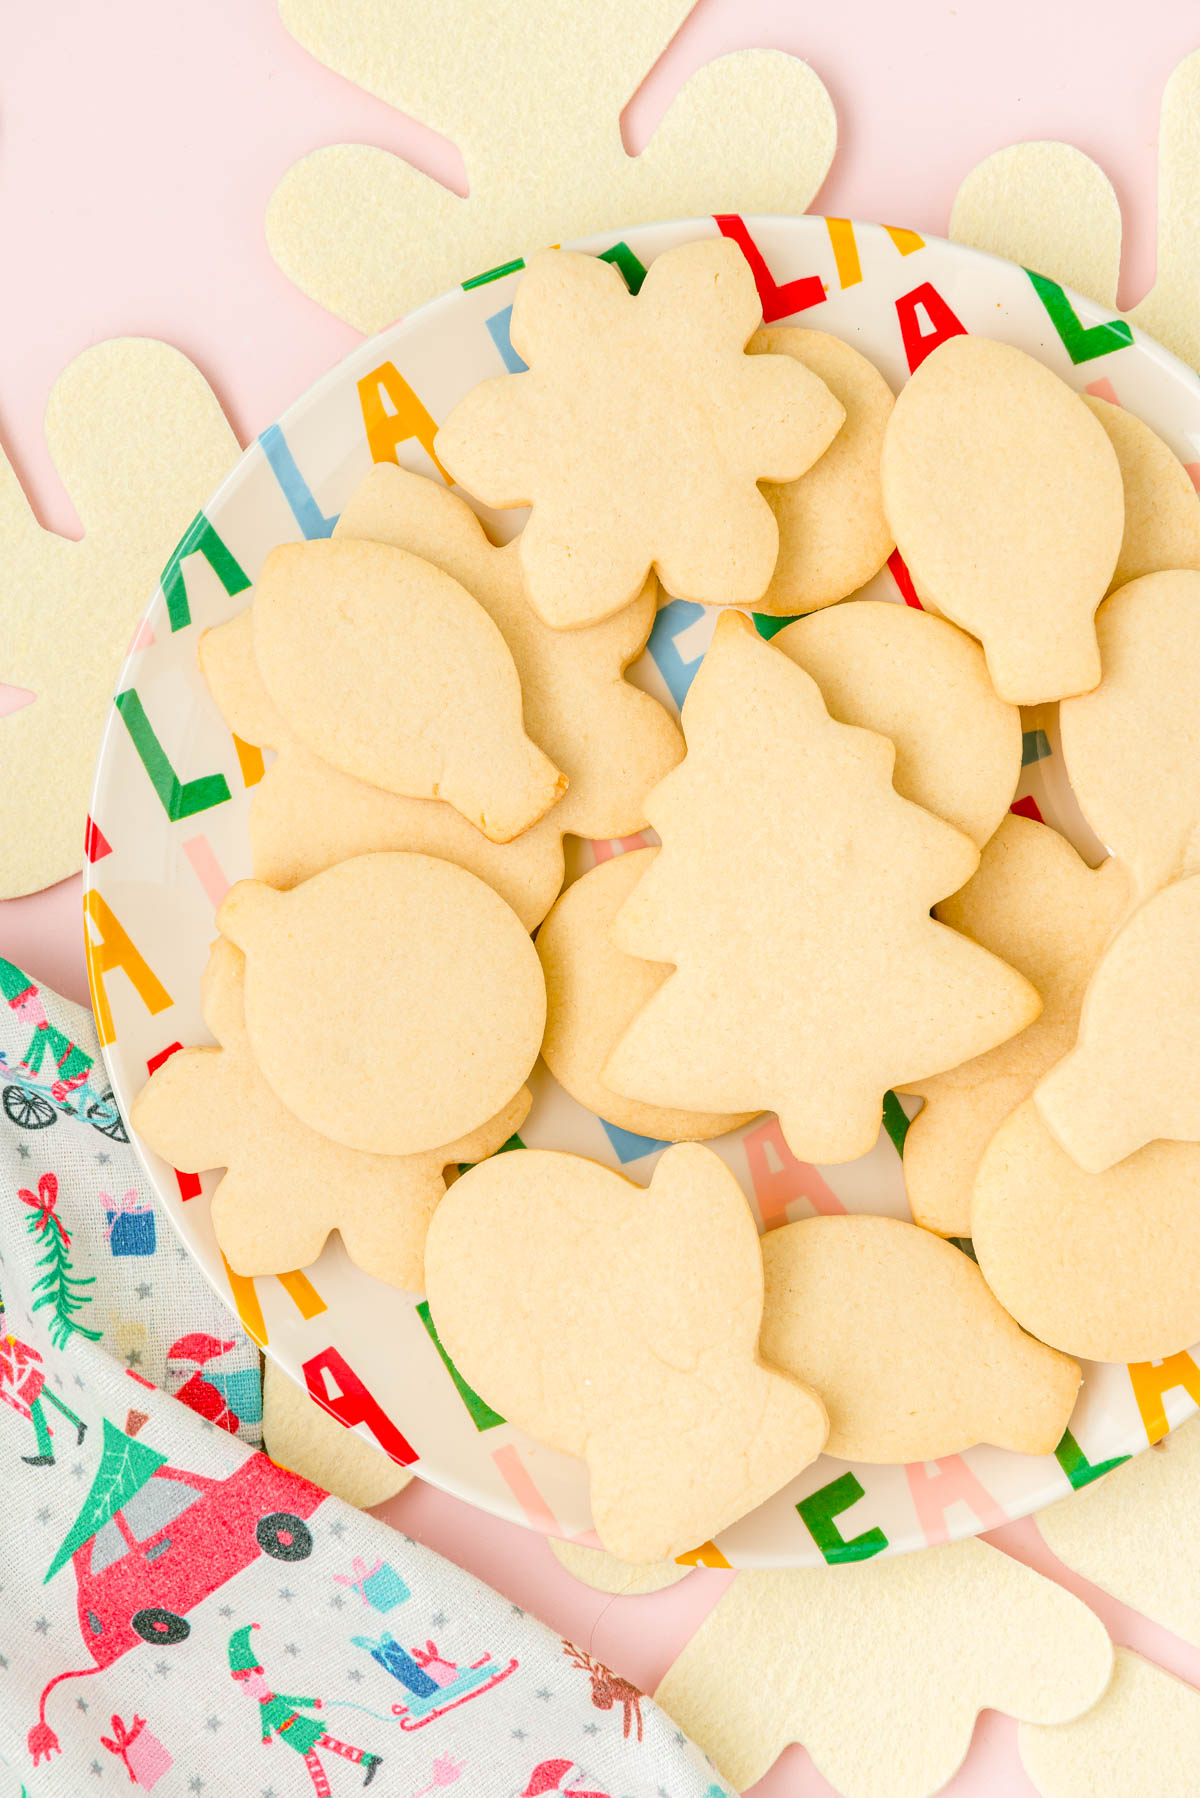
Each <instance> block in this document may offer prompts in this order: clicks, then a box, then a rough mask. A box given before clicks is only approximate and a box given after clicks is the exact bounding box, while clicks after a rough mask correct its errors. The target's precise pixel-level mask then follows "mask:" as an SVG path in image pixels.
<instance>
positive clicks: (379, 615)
mask: <svg viewBox="0 0 1200 1798" xmlns="http://www.w3.org/2000/svg"><path fill="white" fill-rule="evenodd" d="M251 615H252V617H253V621H254V655H255V660H256V661H257V663H258V667H259V671H260V673H261V674H262V678H263V683H264V685H265V686H266V689H267V692H268V693H269V694H270V697H271V699H272V701H273V703H274V704H275V705H276V706H277V707H278V709H279V711H280V712H281V713H282V714H283V717H284V719H285V720H286V722H287V724H288V727H289V729H290V730H292V731H293V732H294V733H295V735H296V736H297V737H299V739H300V741H301V742H302V743H305V744H307V746H308V747H309V748H310V749H311V750H313V751H314V752H315V753H316V754H317V755H319V756H320V757H321V758H322V760H324V761H327V762H329V763H331V764H332V766H333V767H335V768H340V769H341V770H342V772H343V773H344V774H352V775H354V776H355V777H356V778H357V779H359V780H365V781H367V782H368V783H369V784H370V785H371V786H376V787H381V788H383V790H384V791H385V792H389V793H402V794H404V795H406V796H407V797H408V798H410V799H445V800H448V801H449V803H450V804H451V805H452V806H454V808H455V810H456V811H460V812H461V813H462V815H463V817H464V818H466V819H468V821H469V822H470V823H472V824H474V825H476V826H477V827H478V828H479V829H480V830H481V831H482V832H483V834H484V836H486V837H490V838H491V839H492V840H493V842H498V843H506V842H508V841H510V840H511V838H513V837H515V836H519V835H520V833H521V832H522V831H523V830H527V829H528V828H529V826H530V825H531V824H535V823H536V822H537V820H538V819H539V818H540V817H541V816H542V814H543V813H544V812H546V811H548V810H549V809H550V807H551V806H552V805H553V804H554V803H555V801H556V800H558V799H559V798H560V797H561V796H562V794H563V793H564V792H565V791H566V786H567V781H566V776H565V775H563V774H561V773H560V772H559V770H558V769H557V768H556V767H555V766H554V764H553V763H552V762H551V761H550V759H549V757H548V756H546V755H545V754H544V753H543V751H542V750H540V749H539V748H538V747H537V745H536V744H535V743H533V742H531V741H530V739H529V737H528V736H527V735H526V734H525V727H524V724H523V722H522V711H521V683H520V679H519V677H518V675H517V670H516V668H515V666H514V664H513V659H512V656H511V654H510V652H509V649H508V646H507V644H506V643H505V641H504V638H503V637H502V636H501V635H500V632H499V631H498V630H497V629H496V626H495V625H494V624H493V623H492V620H491V619H490V618H489V617H488V615H487V613H486V612H485V611H484V609H483V607H482V606H481V605H480V604H479V603H478V601H477V600H475V599H473V598H472V597H471V595H470V594H469V593H468V592H467V591H466V589H465V588H464V587H462V586H461V585H460V584H459V582H458V581H456V580H454V579H453V577H452V576H451V575H448V574H446V573H445V572H444V571H443V570H442V569H440V568H435V567H434V566H433V564H432V563H431V562H426V561H423V560H422V559H421V558H420V557H417V556H411V555H409V554H407V552H406V551H404V550H400V549H396V548H394V547H393V546H392V545H390V544H384V543H367V542H354V541H342V542H336V543H335V542H332V541H327V540H324V539H316V540H314V541H313V542H310V543H283V544H280V545H279V546H278V548H276V549H273V550H272V551H271V553H270V555H269V556H268V557H267V559H266V561H265V562H264V564H263V569H262V573H261V574H260V575H259V578H258V581H257V584H256V586H255V590H254V602H253V606H252V608H251Z"/></svg>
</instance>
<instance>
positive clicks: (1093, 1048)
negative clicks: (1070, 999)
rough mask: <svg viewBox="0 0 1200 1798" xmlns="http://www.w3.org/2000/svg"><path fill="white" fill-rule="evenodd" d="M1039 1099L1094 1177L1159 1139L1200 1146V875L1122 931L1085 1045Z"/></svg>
mask: <svg viewBox="0 0 1200 1798" xmlns="http://www.w3.org/2000/svg"><path fill="white" fill-rule="evenodd" d="M1034 1098H1035V1100H1036V1102H1037V1107H1038V1110H1039V1111H1040V1112H1041V1114H1042V1117H1043V1118H1044V1119H1045V1121H1046V1123H1047V1124H1048V1125H1049V1126H1050V1129H1051V1130H1052V1131H1053V1133H1054V1135H1055V1136H1056V1137H1057V1138H1058V1141H1059V1142H1060V1143H1061V1144H1062V1146H1063V1148H1064V1149H1066V1151H1067V1153H1068V1154H1069V1155H1070V1156H1071V1157H1072V1158H1073V1160H1075V1161H1076V1162H1078V1164H1079V1166H1080V1167H1081V1168H1084V1169H1085V1170H1086V1171H1087V1172H1089V1173H1093V1174H1102V1173H1103V1172H1104V1171H1105V1169H1106V1168H1110V1167H1113V1166H1114V1165H1115V1164H1116V1163H1117V1162H1118V1161H1123V1160H1124V1158H1125V1157H1126V1156H1127V1155H1132V1154H1133V1153H1134V1151H1135V1150H1136V1149H1140V1148H1142V1147H1143V1146H1144V1145H1145V1144H1146V1143H1150V1142H1156V1141H1158V1140H1159V1139H1164V1140H1166V1141H1168V1142H1186V1143H1200V874H1193V875H1192V876H1191V877H1190V879H1188V880H1179V881H1176V882H1175V884H1174V886H1169V887H1165V888H1164V889H1163V891H1162V892H1161V893H1156V894H1155V896H1154V898H1153V899H1148V900H1147V901H1146V903H1145V905H1143V906H1141V907H1140V908H1139V909H1138V910H1137V911H1135V912H1134V914H1133V916H1132V917H1131V918H1130V919H1129V920H1128V921H1127V922H1126V923H1125V924H1124V925H1123V926H1122V927H1121V929H1120V930H1119V931H1118V932H1117V934H1116V936H1115V937H1114V938H1113V939H1112V941H1111V943H1109V945H1108V947H1107V949H1106V950H1105V952H1104V954H1103V955H1102V956H1101V958H1100V961H1099V964H1098V965H1097V968H1096V971H1095V973H1094V974H1093V975H1092V978H1091V980H1090V982H1089V983H1088V989H1087V992H1086V993H1085V995H1084V1000H1083V1010H1082V1011H1081V1013H1080V1016H1079V1038H1078V1041H1077V1042H1076V1044H1075V1047H1074V1048H1073V1049H1072V1050H1071V1052H1070V1054H1069V1055H1066V1056H1064V1057H1063V1059H1062V1060H1061V1061H1060V1062H1059V1063H1058V1064H1057V1066H1055V1067H1053V1068H1051V1070H1050V1072H1049V1073H1048V1074H1044V1075H1043V1076H1042V1079H1041V1080H1040V1082H1039V1083H1038V1086H1037V1088H1036V1089H1035V1092H1034Z"/></svg>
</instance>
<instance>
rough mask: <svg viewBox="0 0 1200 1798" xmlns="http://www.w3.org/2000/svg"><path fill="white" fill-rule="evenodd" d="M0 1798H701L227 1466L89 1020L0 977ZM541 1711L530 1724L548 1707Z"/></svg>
mask: <svg viewBox="0 0 1200 1798" xmlns="http://www.w3.org/2000/svg"><path fill="white" fill-rule="evenodd" d="M0 1105H2V1108H3V1116H2V1117H0V1296H2V1299H3V1311H2V1312H0V1400H2V1401H3V1402H2V1403H0V1466H2V1469H3V1471H2V1473H0V1489H2V1490H3V1493H4V1503H5V1519H4V1524H3V1527H2V1528H0V1589H2V1591H3V1607H2V1609H0V1798H9V1793H10V1792H11V1793H12V1794H13V1798H16V1794H17V1793H24V1794H26V1795H27V1798H78V1794H79V1793H81V1792H85V1791H87V1792H96V1793H99V1794H100V1795H101V1798H103V1794H104V1793H105V1792H111V1793H118V1792H124V1791H128V1790H129V1789H130V1787H131V1786H132V1787H133V1789H134V1790H142V1791H151V1790H153V1791H154V1792H156V1793H157V1794H158V1798H191V1795H192V1794H201V1795H203V1798H226V1795H228V1798H311V1795H313V1794H315V1795H316V1798H341V1795H342V1794H348V1793H351V1792H356V1791H358V1790H359V1789H361V1788H364V1787H372V1788H373V1790H375V1791H378V1792H379V1793H380V1795H381V1798H425V1795H426V1794H430V1793H434V1792H440V1791H442V1790H443V1788H451V1787H453V1788H454V1794H455V1798H660V1795H663V1794H665V1795H667V1798H726V1794H727V1793H728V1787H726V1786H725V1785H723V1784H722V1783H721V1782H720V1781H719V1780H718V1779H717V1777H716V1775H715V1774H714V1773H713V1771H712V1768H711V1767H710V1766H709V1764H708V1763H707V1762H706V1761H705V1760H704V1759H703V1757H702V1756H701V1755H700V1754H699V1752H698V1751H697V1750H696V1749H695V1748H694V1747H693V1746H692V1745H691V1744H690V1743H689V1742H687V1741H686V1739H685V1738H684V1737H683V1736H682V1735H681V1734H680V1733H679V1731H678V1730H676V1728H675V1727H674V1725H673V1724H672V1723H670V1722H669V1720H668V1719H667V1718H666V1717H664V1716H663V1715H662V1713H661V1712H659V1711H658V1710H656V1708H655V1707H654V1705H653V1704H652V1703H651V1702H650V1701H649V1700H648V1699H645V1698H642V1697H641V1696H640V1695H639V1694H638V1693H637V1692H636V1691H635V1690H634V1688H633V1687H625V1686H624V1684H623V1682H622V1695H621V1697H620V1699H619V1700H618V1701H616V1702H613V1701H612V1700H610V1701H609V1702H608V1703H607V1704H606V1705H604V1706H603V1707H601V1708H599V1709H598V1708H597V1707H596V1702H595V1673H596V1666H595V1664H594V1663H591V1662H590V1661H589V1659H588V1657H587V1656H586V1655H582V1654H581V1653H580V1651H578V1650H576V1649H574V1648H573V1647H572V1646H571V1645H570V1644H569V1643H563V1642H562V1641H560V1640H559V1638H558V1637H557V1636H555V1635H553V1634H552V1633H551V1632H550V1631H549V1630H547V1629H546V1628H544V1627H543V1625H541V1624H539V1623H537V1622H535V1621H534V1620H533V1619H532V1618H530V1617H527V1616H525V1615H524V1613H522V1612H520V1611H518V1610H517V1609H516V1608H515V1607H514V1606H512V1605H510V1604H508V1603H507V1602H506V1601H505V1600H503V1599H501V1598H499V1597H498V1596H497V1595H496V1594H495V1593H493V1592H491V1591H490V1590H489V1589H488V1588H487V1587H485V1586H483V1585H481V1584H480V1583H479V1582H478V1581H477V1580H475V1579H473V1578H472V1577H471V1576H470V1575H468V1574H466V1573H463V1572H462V1571H461V1570H460V1569H458V1568H456V1567H454V1566H452V1565H450V1563H448V1562H446V1561H443V1560H441V1559H440V1558H439V1557H438V1556H436V1555H434V1554H432V1553H430V1552H429V1551H428V1550H426V1549H423V1548H421V1547H420V1546H419V1545H418V1544H416V1543H413V1542H411V1541H409V1539H408V1538H407V1537H403V1536H400V1535H397V1534H396V1533H395V1532H394V1531H392V1530H390V1529H388V1528H387V1526H386V1525H384V1524H381V1523H378V1522H376V1521H375V1520H374V1519H373V1518H371V1517H369V1516H366V1515H363V1514H361V1513H359V1512H356V1511H354V1510H352V1509H350V1508H349V1507H348V1506H346V1505H343V1504H342V1503H341V1502H340V1501H339V1500H337V1499H335V1498H330V1497H328V1496H327V1495H326V1494H325V1493H323V1492H322V1491H320V1490H319V1488H317V1487H316V1486H313V1485H310V1484H309V1483H308V1482H307V1481H306V1480H302V1479H300V1478H298V1477H297V1476H296V1475H294V1474H290V1473H287V1472H285V1471H284V1470H283V1469H282V1468H279V1467H276V1466H275V1464H274V1463H273V1462H271V1461H270V1460H268V1459H267V1457H266V1456H265V1455H263V1454H262V1453H259V1452H255V1449H256V1446H257V1444H258V1442H259V1439H260V1436H259V1424H260V1420H261V1415H262V1398H261V1386H260V1381H259V1361H258V1352H257V1349H256V1348H255V1345H254V1344H253V1343H252V1342H251V1341H250V1339H249V1338H248V1337H247V1336H245V1335H244V1334H243V1332H242V1331H241V1330H240V1329H239V1328H238V1327H237V1325H236V1324H235V1323H234V1322H233V1320H232V1319H231V1318H230V1317H229V1316H228V1314H227V1313H226V1312H225V1311H224V1310H223V1309H222V1307H221V1305H220V1303H219V1301H218V1300H217V1299H216V1297H215V1295H214V1294H213V1293H212V1292H211V1291H210V1290H209V1288H208V1286H207V1285H206V1284H205V1283H204V1281H203V1280H202V1278H201V1276H200V1275H199V1273H198V1272H197V1271H196V1269H195V1268H194V1266H193V1264H192V1262H191V1261H190V1259H189V1258H188V1257H187V1256H186V1255H185V1253H184V1251H183V1249H182V1247H181V1246H180V1245H179V1244H178V1243H177V1241H176V1240H175V1237H174V1234H173V1232H172V1230H171V1227H170V1225H169V1223H168V1222H167V1220H166V1219H165V1218H163V1217H161V1216H160V1215H158V1212H157V1207H156V1204H155V1201H154V1198H153V1196H152V1195H151V1193H150V1190H149V1188H148V1186H147V1184H146V1182H145V1180H144V1179H143V1177H142V1174H141V1170H140V1168H139V1166H138V1163H137V1160H136V1157H135V1155H134V1153H133V1150H132V1149H131V1148H130V1146H129V1143H128V1138H127V1135H126V1131H125V1126H124V1123H123V1121H122V1119H121V1117H120V1115H119V1113H118V1111H117V1108H116V1106H115V1104H114V1103H113V1099H112V1095H111V1093H110V1092H109V1090H108V1085H107V1082H106V1080H105V1078H104V1074H103V1065H102V1063H101V1061H100V1056H99V1050H98V1048H97V1045H96V1038H95V1033H94V1031H93V1028H92V1022H91V1019H90V1017H89V1016H88V1014H87V1013H86V1012H84V1011H82V1010H80V1009H79V1008H78V1007H76V1006H72V1005H69V1004H68V1003H67V1002H66V1001H65V1000H62V999H60V998H59V997H58V996H57V995H55V994H53V993H50V992H47V991H45V990H44V989H41V990H39V988H38V986H37V984H36V982H35V981H33V980H31V979H30V978H29V977H28V976H27V975H26V974H25V973H24V972H23V971H22V970H20V969H18V968H15V967H14V966H13V965H12V964H11V963H10V962H6V961H4V960H2V959H0ZM547 1698H551V1699H553V1700H555V1702H554V1703H550V1704H548V1703H547V1702H546V1700H547Z"/></svg>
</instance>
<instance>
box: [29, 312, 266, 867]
mask: <svg viewBox="0 0 1200 1798" xmlns="http://www.w3.org/2000/svg"><path fill="white" fill-rule="evenodd" d="M168 426H169V428H168ZM46 441H47V444H48V446H49V449H50V454H51V457H52V459H53V462H54V465H55V467H56V469H57V470H58V472H59V474H60V475H61V477H62V480H63V484H64V486H65V487H66V489H67V491H68V493H69V494H70V496H71V498H72V500H73V501H74V504H75V507H76V510H77V512H78V514H79V517H80V521H81V522H82V524H83V527H84V536H83V539H82V541H81V542H72V541H71V540H70V539H68V538H65V537H59V536H57V535H56V534H55V533H54V532H53V531H45V530H43V529H42V528H41V526H40V525H39V524H38V523H37V521H36V520H35V519H34V517H33V514H32V512H31V511H30V509H29V506H28V504H27V503H26V501H25V498H24V496H23V494H22V492H21V489H20V486H19V484H18V482H17V479H16V476H15V475H14V474H13V471H12V469H11V467H10V466H9V464H8V462H7V461H6V460H5V459H4V458H3V455H2V454H0V560H2V561H3V564H4V580H5V598H4V633H3V638H2V640H0V681H2V682H4V683H5V684H7V685H11V686H15V687H18V688H22V689H24V690H25V691H26V692H29V693H31V694H32V695H33V698H32V701H31V702H30V703H28V704H25V705H23V706H22V707H21V708H20V709H19V710H16V711H12V712H10V713H9V715H8V716H7V717H0V765H2V766H3V768H4V779H3V781H2V782H0V898H13V897H16V896H17V895H18V894H21V893H30V892H34V891H36V890H37V889H38V888H40V887H44V886H49V885H50V884H51V883H52V882H54V881H57V880H62V879H63V878H65V876H66V875H68V874H73V873H74V872H75V871H76V870H77V869H78V868H79V867H80V865H81V863H82V861H83V833H84V825H85V821H86V817H87V805H88V794H89V791H90V788H91V781H92V771H93V768H94V765H95V761H96V753H97V749H98V747H99V742H100V735H101V732H102V730H103V728H104V721H105V719H106V717H107V715H108V708H109V704H110V702H111V697H112V690H113V682H114V681H115V679H116V676H117V672H118V669H119V667H120V663H121V657H122V655H123V654H124V652H125V650H126V648H127V646H128V643H129V640H130V637H131V636H132V634H133V630H134V626H135V625H136V623H137V621H138V619H139V618H140V617H141V614H142V612H143V611H144V610H145V608H146V606H147V604H148V603H149V600H150V596H151V594H152V593H153V591H154V585H155V582H156V581H157V579H158V577H159V574H160V572H161V570H162V568H163V566H164V564H165V563H166V561H167V559H168V557H169V556H170V554H171V551H172V549H173V548H174V546H175V544H176V543H177V542H178V541H179V538H180V537H181V536H182V535H183V533H184V531H185V530H186V529H187V527H188V525H189V524H190V523H191V521H192V519H193V518H194V516H195V514H196V512H197V511H198V510H199V508H200V507H201V506H202V505H203V503H204V501H205V500H206V499H207V498H208V496H209V494H210V493H211V492H212V490H213V489H214V488H215V487H216V486H217V485H218V484H219V482H220V481H221V479H222V477H223V476H224V475H225V474H226V473H228V471H229V469H230V467H231V466H232V464H233V462H234V461H235V459H236V457H237V455H238V445H237V440H236V438H235V437H234V435H233V432H232V431H231V430H230V428H229V426H228V424H227V423H226V421H225V418H224V416H223V414H222V412H221V409H220V406H219V405H218V404H217V401H216V398H215V397H214V395H213V393H212V391H211V389H210V388H209V387H208V384H207V383H206V382H205V380H204V378H203V376H202V375H201V374H200V373H199V371H198V370H197V369H196V368H194V367H193V366H192V364H191V363H190V362H189V361H188V359H187V357H186V356H183V355H181V354H180V353H179V351H178V350H173V349H171V348H170V347H169V346H168V345H167V344H164V343H156V342H154V341H153V340H151V339H149V338H136V337H127V338H113V339H111V340H110V341H109V342H106V343H101V344H97V345H96V346H95V348H93V349H90V350H85V351H84V353H83V354H82V355H81V356H78V357H76V359H75V361H74V362H72V363H70V364H68V366H67V367H66V368H65V369H64V370H63V372H62V374H61V375H60V376H59V378H58V380H57V382H56V383H55V385H54V388H53V390H52V392H51V395H50V401H49V404H48V406H47V408H46Z"/></svg>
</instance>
